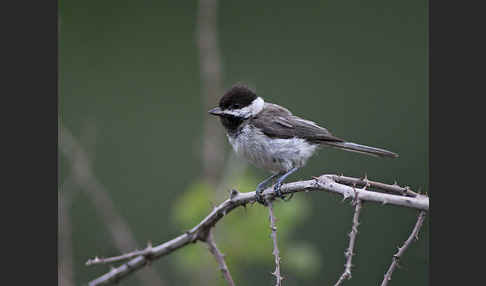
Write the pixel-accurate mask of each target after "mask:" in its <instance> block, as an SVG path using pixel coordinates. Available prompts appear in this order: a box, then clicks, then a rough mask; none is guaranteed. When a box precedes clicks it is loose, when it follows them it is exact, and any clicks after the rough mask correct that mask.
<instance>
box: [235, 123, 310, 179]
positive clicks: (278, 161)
mask: <svg viewBox="0 0 486 286" xmlns="http://www.w3.org/2000/svg"><path fill="white" fill-rule="evenodd" d="M228 140H229V142H230V144H231V146H232V147H233V150H234V151H235V152H236V154H238V155H239V156H240V157H242V158H244V159H246V160H247V161H249V162H250V163H252V164H253V165H255V166H257V167H259V168H262V169H265V170H267V171H269V172H272V173H280V172H287V171H289V170H290V169H292V168H295V167H298V168H300V167H302V166H304V165H305V163H306V162H307V160H308V159H309V157H311V156H312V155H313V153H314V151H315V150H316V148H317V145H314V144H309V143H307V142H306V141H305V140H304V139H301V138H291V139H274V138H269V137H267V136H266V135H264V134H263V133H261V132H258V131H255V130H252V129H251V127H249V126H248V125H247V126H245V127H244V128H243V129H242V130H241V133H240V134H239V136H237V137H236V138H233V137H231V136H229V135H228Z"/></svg>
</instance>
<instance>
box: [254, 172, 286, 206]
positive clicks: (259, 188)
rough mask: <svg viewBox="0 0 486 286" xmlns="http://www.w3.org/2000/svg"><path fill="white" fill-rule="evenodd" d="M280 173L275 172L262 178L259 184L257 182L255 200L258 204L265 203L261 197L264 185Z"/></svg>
mask: <svg viewBox="0 0 486 286" xmlns="http://www.w3.org/2000/svg"><path fill="white" fill-rule="evenodd" d="M280 175H281V173H279V174H275V175H272V176H270V177H268V178H266V179H265V180H263V182H261V183H260V184H258V186H257V188H256V200H257V202H259V203H260V204H262V205H264V206H265V205H266V204H265V200H264V199H263V196H262V192H263V190H265V188H266V186H267V185H268V184H269V183H271V182H272V181H273V180H274V179H275V178H276V177H277V176H280Z"/></svg>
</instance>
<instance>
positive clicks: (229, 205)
mask: <svg viewBox="0 0 486 286" xmlns="http://www.w3.org/2000/svg"><path fill="white" fill-rule="evenodd" d="M336 177H339V176H336V175H322V176H320V177H316V178H314V179H313V180H308V181H298V182H293V183H288V184H284V185H283V186H282V187H281V192H282V193H283V194H292V193H297V192H309V191H326V192H330V193H335V194H340V195H342V196H343V197H344V199H346V198H350V197H355V196H356V195H357V196H359V199H360V200H361V201H363V202H364V201H369V202H375V203H381V204H390V205H395V206H402V207H407V208H412V209H419V210H423V211H428V209H429V198H428V197H427V196H425V195H420V194H418V195H417V196H416V197H408V196H403V195H393V194H386V193H379V192H374V191H367V190H365V189H364V188H363V189H359V188H355V187H352V186H347V185H345V184H344V183H338V182H337V181H336ZM263 196H264V197H265V200H266V201H271V200H272V199H274V198H275V193H274V191H273V188H272V187H269V188H267V189H266V190H265V191H264V192H263ZM255 201H256V194H255V192H247V193H239V192H238V191H236V190H233V191H232V192H231V194H230V198H228V199H227V200H225V201H224V202H222V203H221V204H220V205H218V206H216V207H215V208H214V209H213V210H212V211H211V212H210V213H209V214H208V215H207V216H206V217H205V218H204V219H203V220H202V221H201V222H200V223H199V224H197V225H196V226H194V227H193V228H192V229H190V230H188V231H187V232H185V233H184V234H182V235H180V236H178V237H176V238H174V239H172V240H170V241H167V242H165V243H163V244H160V245H158V246H155V247H151V248H150V249H149V250H147V252H146V254H144V255H138V256H137V255H133V256H131V259H130V260H129V261H128V262H126V263H124V264H122V265H120V266H119V267H117V268H113V269H112V270H111V271H110V272H108V273H106V274H104V275H102V276H100V277H98V278H96V279H95V280H93V281H91V282H90V283H89V285H91V286H93V285H102V284H111V283H114V282H116V281H119V280H120V279H122V278H124V277H126V276H128V275H129V274H130V273H132V272H135V271H137V270H139V269H141V268H143V267H144V266H145V265H147V264H148V263H149V262H150V261H153V260H156V259H159V258H160V257H162V256H165V255H167V254H169V253H171V252H173V251H175V250H177V249H179V248H181V247H184V246H186V245H187V244H189V243H195V242H197V241H198V240H200V241H205V238H206V236H207V233H208V231H209V230H210V229H211V228H212V227H213V226H214V225H215V224H216V223H217V222H218V221H219V220H220V219H222V218H223V217H224V216H225V215H227V214H228V213H229V212H231V211H232V210H233V209H235V208H237V207H239V206H244V205H246V204H248V203H254V202H255ZM132 257H133V258H132Z"/></svg>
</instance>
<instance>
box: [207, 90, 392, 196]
mask: <svg viewBox="0 0 486 286" xmlns="http://www.w3.org/2000/svg"><path fill="white" fill-rule="evenodd" d="M208 112H209V114H211V115H214V116H217V117H219V119H220V121H221V123H222V125H223V127H224V129H225V131H226V136H227V138H228V141H229V143H230V145H231V146H232V148H233V150H234V152H235V153H236V154H237V155H238V156H239V157H242V158H244V159H246V160H247V161H249V162H250V163H252V164H253V165H255V166H256V167H258V168H261V169H264V170H266V171H268V172H270V173H271V174H272V175H271V176H270V177H268V178H266V179H265V180H263V181H262V182H261V183H259V184H258V185H257V187H256V201H257V202H259V203H260V204H262V205H267V203H266V201H265V199H264V197H263V195H262V192H263V190H264V189H265V188H266V187H267V186H268V185H269V184H270V183H271V182H273V181H276V183H275V185H274V188H273V189H274V192H275V195H276V197H279V198H282V199H283V200H285V196H283V194H282V192H281V190H280V188H281V186H282V184H283V182H284V180H285V179H286V178H287V177H288V176H290V175H291V174H292V173H294V172H295V171H297V170H298V169H300V168H302V167H304V166H305V164H306V162H307V160H308V159H309V158H310V157H311V156H312V155H314V154H315V152H316V150H317V149H319V148H320V147H324V146H325V147H332V148H337V149H341V150H345V151H351V152H357V153H362V154H366V155H371V156H375V157H389V158H397V157H398V154H397V153H394V152H391V151H388V150H385V149H381V148H375V147H370V146H366V145H361V144H357V143H353V142H348V141H346V140H344V139H341V138H339V137H336V136H334V135H333V134H331V132H330V131H329V130H328V129H326V128H325V127H322V126H319V125H318V124H317V123H315V122H313V121H310V120H307V119H304V118H301V117H299V116H296V115H294V114H292V112H290V111H289V110H288V109H287V108H285V107H282V106H280V105H277V104H274V103H270V102H266V101H265V100H264V99H263V98H262V97H260V96H257V94H256V92H255V91H254V90H252V89H251V88H249V87H248V86H246V85H244V84H235V85H233V86H232V87H231V88H230V89H229V90H227V91H226V92H225V93H224V95H223V96H222V97H221V99H220V100H219V104H218V106H217V107H215V108H213V109H211V110H209V111H208Z"/></svg>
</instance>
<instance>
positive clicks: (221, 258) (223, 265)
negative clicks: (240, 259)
mask: <svg viewBox="0 0 486 286" xmlns="http://www.w3.org/2000/svg"><path fill="white" fill-rule="evenodd" d="M206 243H207V245H208V249H209V252H211V254H213V255H214V258H216V262H218V264H219V269H220V270H221V272H222V273H223V276H224V279H226V281H228V284H229V285H230V286H235V282H233V278H232V277H231V273H230V272H229V269H228V266H227V265H226V262H225V261H224V255H223V253H221V251H220V250H219V249H218V247H217V246H216V242H215V241H214V238H213V231H212V230H210V231H209V233H208V237H207V238H206Z"/></svg>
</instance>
